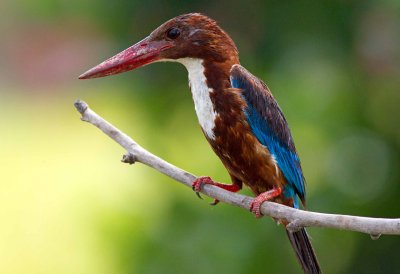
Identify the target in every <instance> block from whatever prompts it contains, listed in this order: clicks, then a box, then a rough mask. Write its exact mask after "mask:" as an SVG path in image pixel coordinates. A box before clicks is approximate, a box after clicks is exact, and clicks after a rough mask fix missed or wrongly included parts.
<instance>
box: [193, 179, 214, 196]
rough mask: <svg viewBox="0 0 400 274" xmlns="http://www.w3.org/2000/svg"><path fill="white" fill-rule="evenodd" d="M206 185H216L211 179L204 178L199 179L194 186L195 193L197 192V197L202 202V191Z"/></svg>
mask: <svg viewBox="0 0 400 274" xmlns="http://www.w3.org/2000/svg"><path fill="white" fill-rule="evenodd" d="M205 184H209V185H212V184H214V181H213V180H212V179H211V178H210V177H207V176H204V177H198V178H197V179H196V180H195V181H194V182H193V184H192V189H193V191H195V193H196V195H197V197H199V198H200V199H202V200H203V198H202V197H201V195H200V191H201V189H202V188H203V186H204V185H205Z"/></svg>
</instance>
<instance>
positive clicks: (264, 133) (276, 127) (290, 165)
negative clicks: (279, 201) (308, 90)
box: [230, 65, 305, 201]
mask: <svg viewBox="0 0 400 274" xmlns="http://www.w3.org/2000/svg"><path fill="white" fill-rule="evenodd" d="M230 80H231V85H232V87H233V88H238V89H241V90H242V93H241V95H242V97H243V98H244V99H245V101H246V103H247V108H246V109H245V110H244V111H245V113H246V118H247V122H248V123H249V124H250V127H251V130H252V131H253V133H254V135H255V136H256V137H257V139H258V141H259V142H260V143H261V144H262V145H264V146H266V147H267V148H268V150H269V151H270V153H271V155H272V156H273V157H274V160H275V161H276V162H277V164H278V166H279V168H280V169H281V171H282V173H283V175H284V176H285V178H286V180H287V181H288V183H289V185H290V186H291V187H289V188H285V193H284V194H285V196H287V197H295V194H297V195H298V196H299V197H300V199H301V200H302V201H304V197H305V180H304V176H303V172H302V169H301V165H300V159H299V156H298V155H297V152H296V148H295V146H294V142H293V139H292V136H291V133H290V130H289V127H288V124H287V122H286V119H285V117H284V115H283V113H282V111H281V109H280V107H279V105H278V103H277V102H276V100H275V99H274V97H273V96H272V94H271V92H270V91H269V89H268V87H267V86H266V85H265V84H264V83H263V82H262V81H260V80H259V79H258V78H256V77H255V76H253V75H252V74H251V73H250V72H248V71H247V70H246V69H245V68H243V67H242V66H240V65H234V66H233V67H232V69H231V75H230ZM295 200H296V199H295Z"/></svg>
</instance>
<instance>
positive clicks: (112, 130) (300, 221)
mask: <svg viewBox="0 0 400 274" xmlns="http://www.w3.org/2000/svg"><path fill="white" fill-rule="evenodd" d="M74 105H75V107H76V109H77V110H78V111H79V113H80V114H81V115H82V117H81V120H82V121H86V122H89V123H91V124H93V125H95V126H96V127H98V128H99V129H101V130H102V131H103V132H104V133H105V134H106V135H108V136H109V137H110V138H112V139H113V140H114V141H116V142H117V143H118V144H120V145H121V146H122V147H123V148H124V149H125V150H126V151H127V154H125V155H124V157H123V159H122V161H123V162H125V163H130V164H133V163H134V162H140V163H143V164H145V165H147V166H149V167H152V168H154V169H156V170H158V171H159V172H161V173H163V174H165V175H167V176H169V177H171V178H172V179H174V180H176V181H178V182H180V183H182V184H184V185H186V186H188V187H192V182H193V181H194V180H195V179H196V177H195V176H194V175H192V174H190V173H189V172H187V171H184V170H182V169H180V168H178V167H176V166H174V165H172V164H170V163H168V162H166V161H164V160H163V159H161V158H159V157H157V156H155V155H154V154H152V153H150V152H148V151H147V150H145V149H144V148H142V147H141V146H140V145H138V144H137V143H136V142H135V141H133V140H132V139H131V138H130V137H129V136H128V135H126V134H125V133H123V132H121V131H120V130H119V129H117V128H116V127H114V126H113V125H112V124H110V123H109V122H107V121H106V120H104V119H103V118H101V117H100V116H99V115H98V114H96V113H95V112H94V111H93V110H91V109H90V108H89V106H88V105H87V104H86V103H85V102H83V101H81V100H77V101H76V102H75V104H74ZM201 192H202V193H203V194H205V195H207V196H209V197H212V198H214V199H218V200H220V201H222V202H225V203H228V204H231V205H235V206H238V207H241V208H244V209H247V210H249V208H250V204H251V202H252V200H253V198H251V197H248V196H245V195H241V194H238V193H232V192H229V191H226V190H224V189H221V188H219V187H215V186H212V185H205V186H204V187H203V190H202V191H201ZM261 212H262V213H263V214H264V215H267V216H270V217H273V218H275V219H279V220H286V221H287V222H288V223H289V224H288V225H287V227H286V228H287V229H289V230H292V231H296V230H298V229H300V228H302V227H311V226H313V227H326V228H336V229H341V230H352V231H358V232H363V233H367V234H370V235H371V237H372V238H373V239H377V238H379V236H380V235H381V234H390V235H400V219H384V218H369V217H359V216H350V215H337V214H327V213H317V212H310V211H305V210H300V209H294V208H291V207H287V206H284V205H281V204H277V203H273V202H265V203H263V204H262V208H261Z"/></svg>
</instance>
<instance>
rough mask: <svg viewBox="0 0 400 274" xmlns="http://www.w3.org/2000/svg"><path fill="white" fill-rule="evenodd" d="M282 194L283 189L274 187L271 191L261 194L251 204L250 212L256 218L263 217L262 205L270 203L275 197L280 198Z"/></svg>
mask: <svg viewBox="0 0 400 274" xmlns="http://www.w3.org/2000/svg"><path fill="white" fill-rule="evenodd" d="M281 194H282V188H281V187H276V188H275V187H274V188H273V189H271V190H268V191H266V192H263V193H261V194H260V195H258V196H257V197H256V198H255V199H254V200H253V202H252V203H251V205H250V211H251V212H253V213H254V214H255V215H256V218H260V217H262V216H263V215H262V213H261V204H262V203H264V202H265V201H269V200H271V199H273V198H275V197H278V196H279V195H281Z"/></svg>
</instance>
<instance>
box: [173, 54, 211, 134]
mask: <svg viewBox="0 0 400 274" xmlns="http://www.w3.org/2000/svg"><path fill="white" fill-rule="evenodd" d="M178 61H179V62H180V63H182V64H183V65H184V66H185V67H186V69H187V70H188V73H189V86H190V90H191V92H192V97H193V102H194V108H195V110H196V115H197V119H198V120H199V124H200V126H201V128H202V129H203V132H204V134H205V135H206V136H207V138H209V139H212V140H213V139H214V138H215V135H214V131H213V129H214V127H215V118H216V117H217V112H216V111H215V109H214V106H213V103H212V101H211V98H210V94H211V93H212V92H213V89H212V88H210V87H208V85H207V78H206V77H205V74H204V70H205V68H204V66H203V61H202V60H201V59H194V58H183V59H179V60H178Z"/></svg>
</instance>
